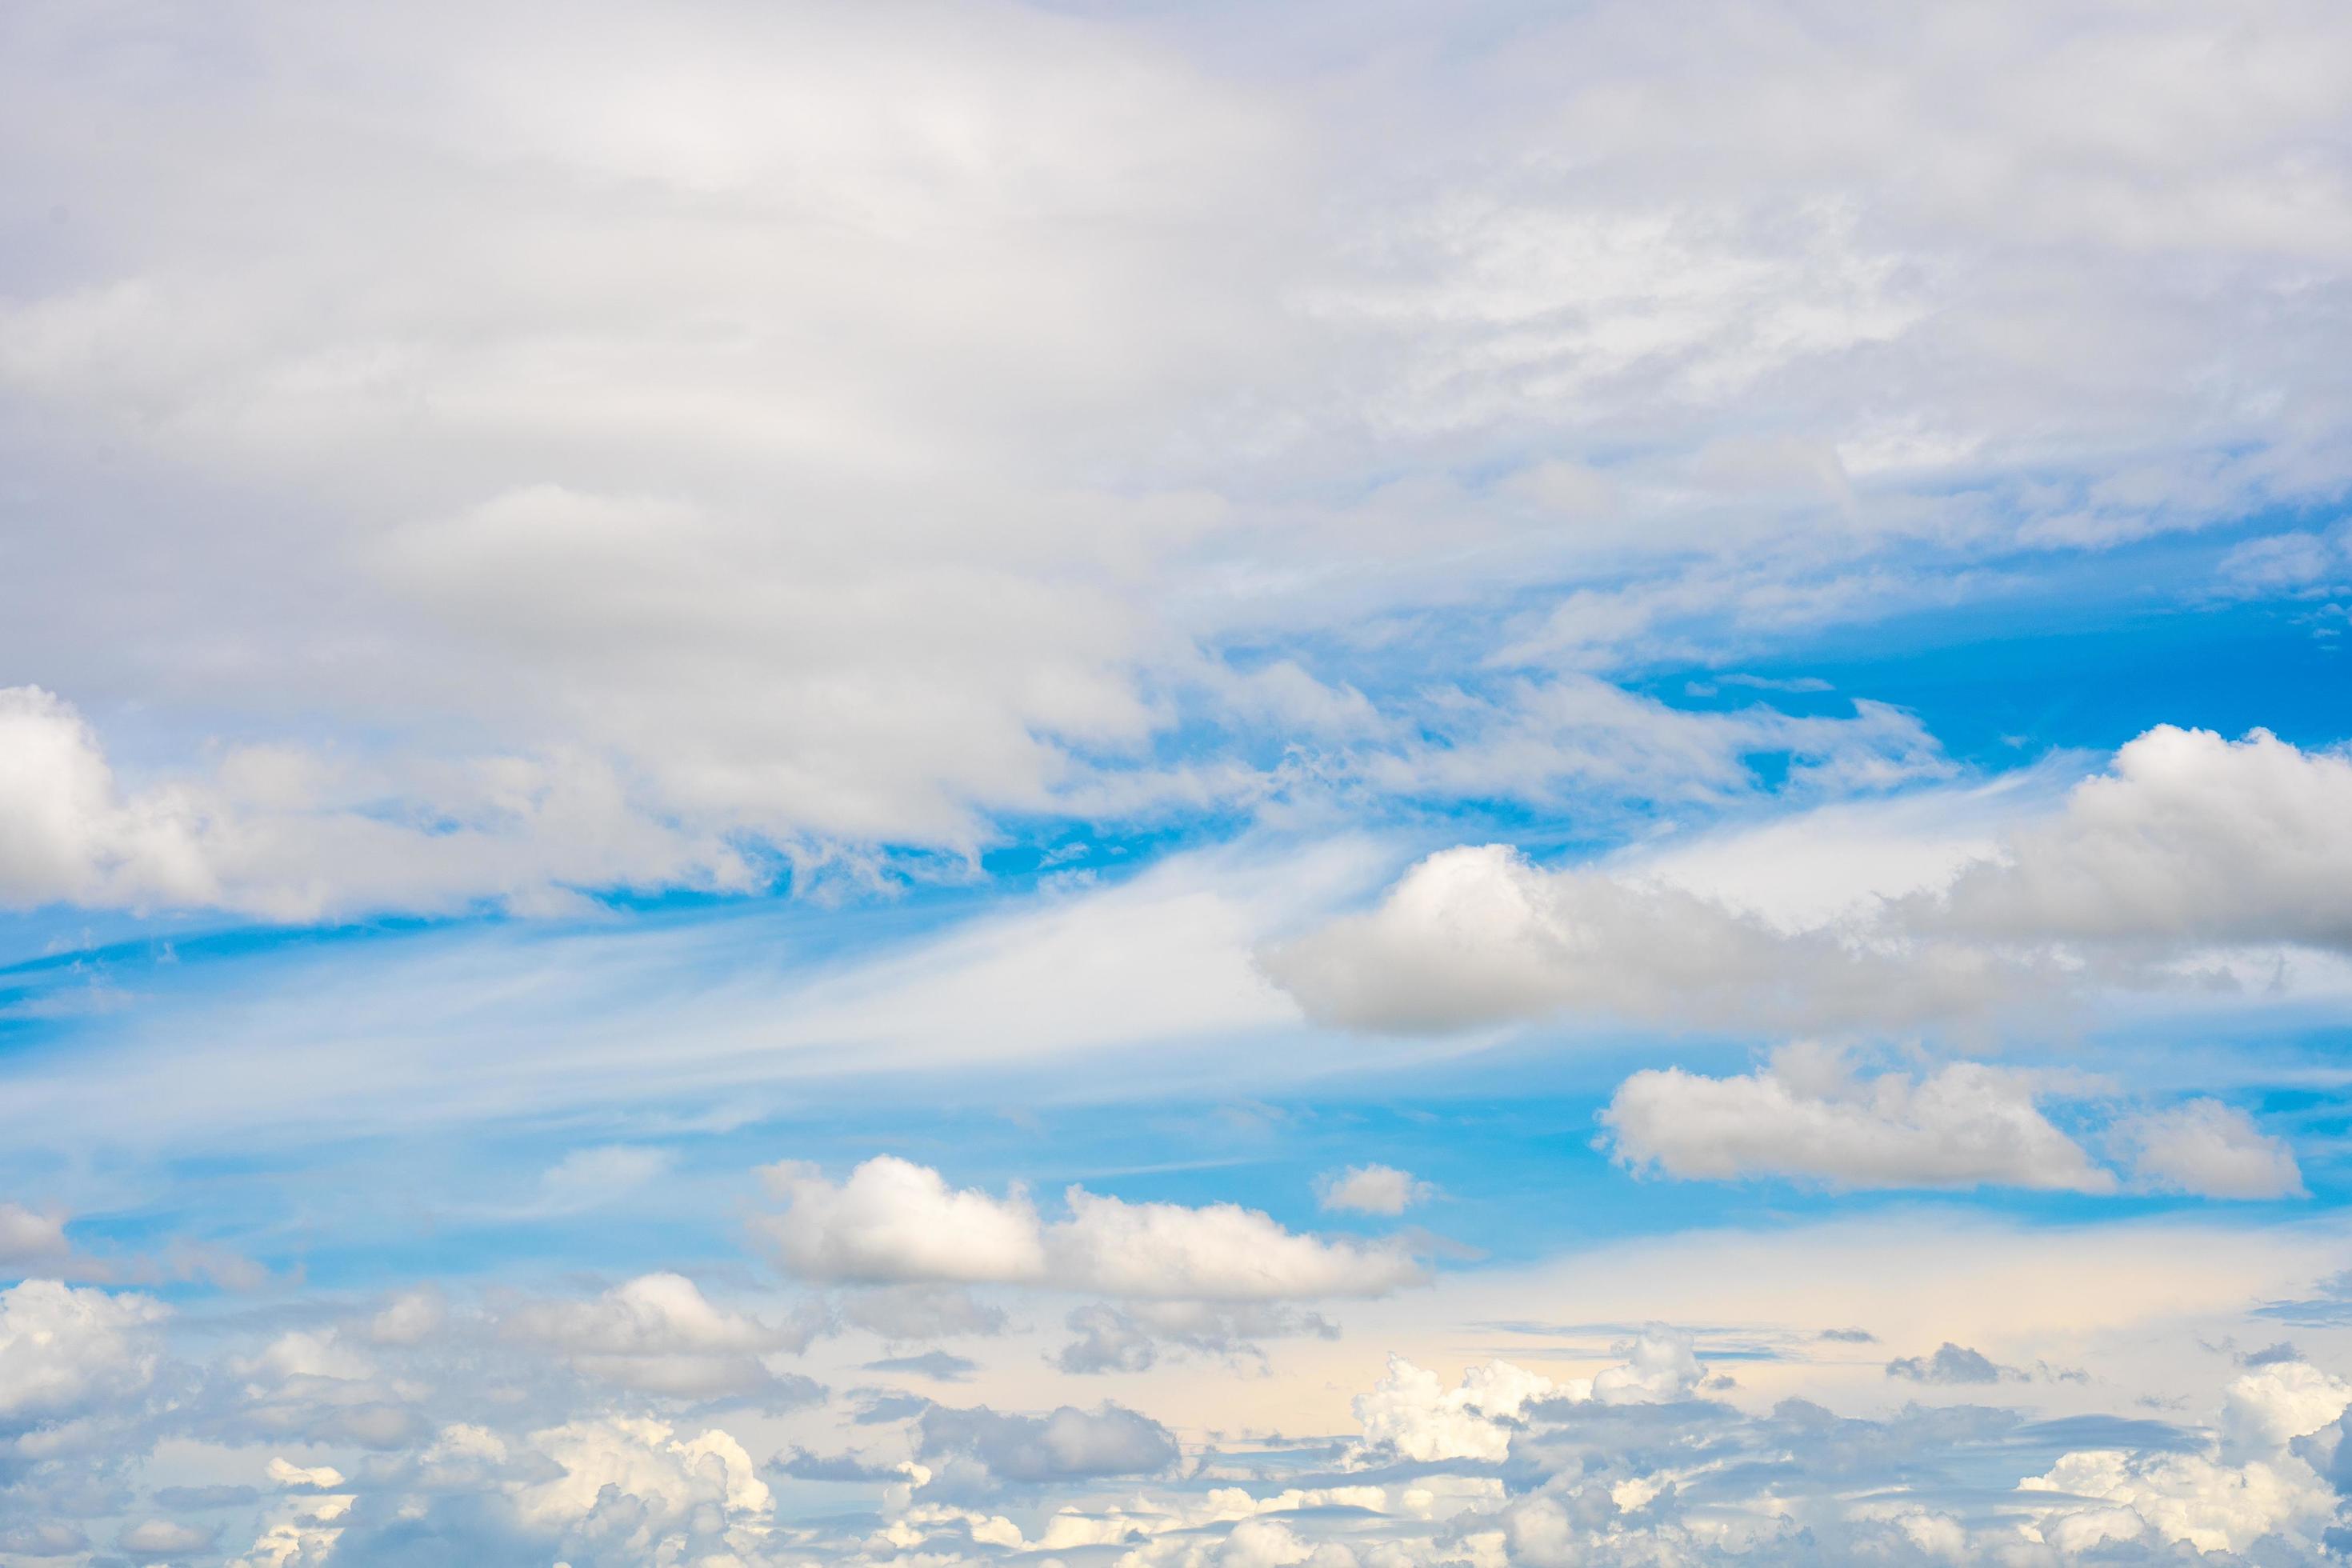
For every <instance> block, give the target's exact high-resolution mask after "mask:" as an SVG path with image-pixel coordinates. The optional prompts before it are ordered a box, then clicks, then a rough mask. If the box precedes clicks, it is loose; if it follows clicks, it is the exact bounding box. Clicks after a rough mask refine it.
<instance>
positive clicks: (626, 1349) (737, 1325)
mask: <svg viewBox="0 0 2352 1568" xmlns="http://www.w3.org/2000/svg"><path fill="white" fill-rule="evenodd" d="M507 1328H508V1331H509V1332H510V1333H512V1334H514V1335H516V1336H518V1337H520V1338H523V1339H528V1340H531V1341H535V1342H539V1343H541V1344H545V1345H548V1346H550V1347H551V1348H553V1349H556V1350H559V1351H561V1352H563V1353H564V1355H565V1356H566V1357H567V1358H568V1359H569V1360H570V1362H571V1363H572V1366H574V1367H575V1368H577V1369H578V1370H579V1371H581V1372H583V1373H587V1374H588V1375H590V1376H592V1377H598V1378H602V1379H604V1380H605V1381H607V1382H610V1383H616V1384H621V1385H622V1386H624V1387H626V1388H634V1389H637V1390H640V1391H642V1392H644V1393H648V1394H670V1395H676V1396H679V1397H685V1398H695V1399H708V1398H714V1397H716V1396H718V1395H720V1394H765V1395H767V1396H769V1397H770V1398H772V1399H776V1398H782V1399H784V1400H787V1401H791V1402H794V1403H800V1402H805V1401H807V1400H810V1399H813V1398H814V1397H815V1396H816V1390H815V1388H814V1384H811V1383H810V1382H809V1381H808V1380H807V1379H806V1378H803V1377H798V1376H794V1375H791V1374H779V1373H776V1372H775V1371H773V1370H772V1368H770V1367H769V1366H768V1365H767V1364H766V1363H764V1362H763V1361H762V1360H761V1357H763V1356H765V1355H768V1354H770V1353H772V1352H779V1351H785V1350H799V1349H801V1348H802V1347H803V1346H804V1345H805V1344H806V1343H807V1341H808V1334H807V1331H805V1330H804V1329H800V1328H796V1327H793V1326H781V1327H780V1326H776V1325H772V1324H769V1323H765V1322H762V1321H760V1320H759V1319H757V1318H753V1317H751V1316H749V1315H747V1314H744V1313H740V1312H730V1311H727V1310H724V1309H721V1308H719V1307H717V1306H714V1305H712V1304H711V1302H710V1301H709V1300H707V1299H706V1298H705V1297H704V1296H703V1294H702V1292H701V1291H700V1290H699V1289H697V1288H696V1286H695V1284H694V1281H692V1280H691V1279H687V1278H685V1277H684V1276H683V1275H678V1274H646V1275H641V1276H639V1277H638V1278H636V1279H631V1280H628V1281H626V1282H625V1283H623V1284H620V1285H616V1286H614V1288H613V1289H609V1290H606V1291H604V1293H603V1294H601V1295H599V1296H596V1297H594V1298H593V1299H591V1300H581V1301H541V1302H533V1303H530V1304H529V1305H526V1306H524V1307H522V1308H520V1309H519V1310H516V1311H515V1312H514V1313H512V1314H511V1315H510V1316H509V1319H508V1321H507Z"/></svg>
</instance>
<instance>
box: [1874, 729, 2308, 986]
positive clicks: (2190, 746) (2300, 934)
mask: <svg viewBox="0 0 2352 1568" xmlns="http://www.w3.org/2000/svg"><path fill="white" fill-rule="evenodd" d="M1916 918H1917V919H1918V920H1920V921H1922V922H1923V923H1932V924H1938V925H1944V926H1948V927H1949V928H1952V929H1957V930H1961V931H1969V932H1972V933H1980V934H1984V935H1988V936H1990V937H1994V938H1997V939H2002V940H2011V941H2026V942H2047V941H2053V940H2068V939H2080V940H2090V941H2107V940H2117V941H2138V942H2168V943H2244V942H2291V943H2304V944H2308V945H2312V946H2318V947H2333V948H2347V947H2352V757H2347V756H2345V755H2344V754H2342V753H2340V752H2320V751H2305V750H2303V749H2301V748H2299V747H2296V746H2294V745H2290V744H2289V743H2287V742H2284V741H2281V740H2279V739H2278V738H2277V737H2275V736H2273V735H2271V734H2270V733H2268V732H2267V731H2261V730H2256V731H2252V733H2251V734H2249V735H2247V736H2246V737H2245V738H2244V739H2243V740H2240V741H2228V740H2224V739H2223V738H2222V737H2221V736H2220V735H2217V734H2215V733H2213V732H2212V731H2210V730H2182V729H2177V728H2175V727H2173V726H2172V725H2169V724H2163V725H2158V727H2157V728H2155V729H2153V730H2150V731H2147V733H2146V734H2144V735H2141V736H2139V737H2138V738H2137V739H2136V740H2134V741H2132V742H2130V743H2128V744H2127V745H2126V746H2124V747H2123V748H2122V749H2121V750H2119V751H2118V752H2116V755H2115V760H2114V763H2112V765H2111V766H2110V767H2109V769H2108V771H2107V772H2106V773H2104V774H2101V775H2099V776H2097V777H2095V778H2090V779H2085V780H2084V781H2083V782H2082V783H2081V784H2078V785H2076V786H2075V788H2074V792H2073V794H2072V795H2069V796H2068V797H2067V799H2066V802H2065V804H2064V805H2063V808H2062V809H2061V810H2060V811H2059V812H2058V813H2057V814H2056V815H2055V816H2052V817H2050V818H2048V819H2046V820H2042V821H2036V822H2028V823H2024V824H2021V825H2019V826H2016V827H2015V828H2013V829H2012V830H2011V833H2010V834H2009V836H2008V842H2007V843H2006V845H2005V846H2004V853H2003V855H2002V856H2001V858H2000V859H1999V860H1997V861H1992V862H1989V863H1986V864H1982V865H1979V866H1974V867H1971V868H1969V869H1967V870H1965V871H1963V872H1962V873H1961V874H1960V876H1959V877H1958V879H1956V880H1955V881H1954V882H1953V883H1952V885H1951V887H1950V888H1949V889H1948V890H1946V891H1945V893H1944V894H1943V895H1942V896H1941V897H1940V898H1939V899H1938V900H1937V903H1936V907H1934V908H1933V909H1929V910H1920V911H1919V912H1918V913H1917V915H1916Z"/></svg>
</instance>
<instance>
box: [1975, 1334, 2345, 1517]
mask: <svg viewBox="0 0 2352 1568" xmlns="http://www.w3.org/2000/svg"><path fill="white" fill-rule="evenodd" d="M2347 1403H2352V1386H2347V1384H2344V1383H2342V1382H2340V1381H2338V1380H2337V1379H2336V1378H2333V1377H2330V1376H2328V1375H2327V1374H2326V1373H2321V1372H2319V1371H2318V1370H2317V1369H2316V1368H2314V1367H2311V1366H2309V1365H2306V1364H2305V1363H2299V1362H2287V1363H2277V1364H2275V1365H2272V1366H2266V1367H2263V1368H2261V1369H2259V1370H2258V1371H2255V1372H2252V1373H2247V1374H2246V1375H2245V1376H2243V1377H2241V1378H2239V1379H2237V1380H2236V1381H2235V1382H2233V1383H2232V1384H2231V1385H2230V1386H2229V1388H2228V1389H2227V1390H2226V1391H2225V1393H2224V1395H2223V1430H2224V1435H2225V1441H2224V1443H2223V1444H2222V1445H2221V1446H2219V1447H2215V1448H2214V1449H2212V1450H2210V1451H2209V1452H2204V1453H2198V1452H2190V1453H2162V1452H2158V1453H2134V1452H2129V1451H2124V1450H2116V1449H2096V1450H2086V1451H2083V1452H2077V1453H2070V1454H2067V1455H2065V1456H2064V1457H2063V1458H2061V1459H2060V1460H2059V1461H2058V1462H2057V1463H2056V1464H2055V1465H2053V1466H2052V1467H2051V1468H2050V1469H2049V1470H2048V1471H2046V1472H2044V1473H2043V1474H2042V1475H2038V1476H2029V1477H2027V1478H2025V1479H2023V1480H2021V1481H2020V1482H2019V1483H2018V1486H2019V1489H2020V1491H2021V1493H2022V1494H2024V1495H2027V1496H2031V1495H2032V1494H2033V1493H2036V1492H2057V1493H2062V1494H2070V1495H2071V1497H2072V1498H2074V1499H2075V1500H2076V1501H2073V1502H2071V1503H2067V1504H2061V1505H2059V1506H2057V1507H2054V1508H2053V1509H2051V1510H2048V1511H2047V1512H2044V1513H2042V1515H2041V1517H2039V1518H2038V1519H2037V1520H2036V1521H2035V1522H2034V1524H2033V1525H2032V1527H2031V1533H2032V1536H2033V1537H2034V1538H2036V1539H2039V1540H2042V1541H2046V1542H2049V1543H2050V1544H2052V1545H2053V1546H2055V1547H2057V1548H2058V1549H2059V1550H2060V1551H2061V1552H2065V1553H2067V1554H2068V1555H2073V1554H2074V1553H2076V1552H2084V1551H2087V1550H2089V1549H2091V1548H2093V1547H2095V1546H2099V1545H2101V1544H2103V1543H2106V1542H2134V1541H2138V1540H2140V1539H2142V1538H2143V1537H2147V1538H2149V1539H2152V1540H2156V1541H2164V1542H2181V1543H2183V1544H2186V1545H2188V1546H2190V1547H2193V1548H2195V1549H2196V1550H2197V1551H2199V1552H2245V1551H2247V1550H2249V1549H2250V1548H2252V1546H2253V1545H2254V1543H2255V1542H2258V1541H2260V1540H2262V1539H2263V1537H2265V1536H2268V1535H2272V1534H2274V1533H2278V1532H2282V1531H2289V1530H2295V1529H2303V1528H2310V1529H2315V1528H2316V1527H2317V1526H2318V1525H2320V1524H2322V1523H2324V1522H2325V1521H2327V1520H2328V1519H2329V1518H2331V1517H2332V1516H2333V1515H2334V1513H2335V1511H2336V1489H2335V1488H2334V1486H2333V1485H2331V1484H2330V1483H2329V1482H2328V1481H2327V1480H2326V1479H2325V1478H2324V1477H2323V1476H2321V1475H2320V1474H2319V1473H2318V1472H2317V1471H2315V1469H2314V1468H2313V1467H2312V1465H2311V1462H2310V1460H2309V1459H2308V1458H2305V1456H2304V1455H2302V1454H2300V1453H2297V1452H2295V1451H2294V1450H2293V1449H2292V1448H2290V1447H2289V1445H2290V1444H2292V1443H2294V1440H2295V1439H2297V1438H2300V1437H2304V1436H2308V1435H2310V1434H2313V1433H2316V1432H2319V1431H2320V1430H2322V1429H2323V1428H2325V1427H2326V1426H2329V1425H2331V1424H2333V1423H2334V1422H2335V1421H2336V1419H2337V1418H2338V1417H2339V1416H2341V1415H2343V1414H2344V1411H2345V1408H2346V1405H2347ZM2083 1499H2095V1500H2098V1501H2097V1502H2095V1503H2093V1504H2090V1505H2088V1506H2086V1505H2085V1504H2084V1503H2083V1502H2082V1501H2080V1500H2083Z"/></svg>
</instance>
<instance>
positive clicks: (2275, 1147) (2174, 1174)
mask: <svg viewBox="0 0 2352 1568" xmlns="http://www.w3.org/2000/svg"><path fill="white" fill-rule="evenodd" d="M2116 1136H2117V1139H2118V1141H2119V1142H2121V1144H2122V1145H2123V1147H2124V1149H2125V1151H2126V1156H2127V1158H2128V1159H2129V1161H2130V1163H2131V1171H2132V1177H2133V1180H2134V1182H2135V1183H2136V1184H2138V1185H2140V1186H2144V1187H2150V1188H2153V1189H2155V1190H2157V1191H2158V1192H2175V1193H2194V1194H2199V1195H2200V1196H2203V1197H2209V1198H2285V1197H2302V1196H2305V1191H2304V1185H2303V1172H2302V1169H2301V1168H2300V1167H2299V1166H2298V1165H2297V1164H2296V1163H2295V1159H2294V1149H2293V1148H2291V1147H2290V1146H2289V1145H2288V1143H2287V1142H2286V1140H2284V1138H2274V1137H2272V1136H2271V1135H2270V1134H2268V1133H2265V1132H2264V1131H2262V1129H2261V1128H2259V1127H2257V1126H2256V1125H2255V1124H2254V1119H2253V1118H2252V1116H2249V1115H2248V1114H2247V1113H2246V1112H2245V1111H2243V1110H2240V1109H2238V1108H2237V1107H2236V1106H2233V1105H2224V1104H2222V1103H2221V1101H2220V1100H2189V1101H2188V1102H2186V1103H2185V1104H2181V1105H2176V1106H2170V1107H2168V1108H2166V1109H2165V1110H2153V1111H2147V1112H2144V1113H2142V1114H2140V1115H2137V1116H2134V1117H2131V1118H2128V1119H2126V1121H2124V1122H2123V1123H2122V1124H2121V1125H2120V1126H2119V1127H2118V1128H2117V1130H2116Z"/></svg>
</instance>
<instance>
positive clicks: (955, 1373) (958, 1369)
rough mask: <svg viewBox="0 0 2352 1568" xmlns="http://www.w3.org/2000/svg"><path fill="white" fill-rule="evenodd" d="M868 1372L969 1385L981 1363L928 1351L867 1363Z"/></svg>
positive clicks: (888, 1357) (946, 1353)
mask: <svg viewBox="0 0 2352 1568" xmlns="http://www.w3.org/2000/svg"><path fill="white" fill-rule="evenodd" d="M979 1370H980V1363H978V1362H974V1361H967V1360H965V1359H964V1358H963V1357H962V1356H960V1355H950V1354H949V1353H948V1352H945V1351H926V1352H923V1353H922V1354H920V1355H901V1356H886V1357H884V1358H883V1359H882V1360H880V1361H869V1362H867V1363H866V1371H868V1372H912V1373H921V1374H922V1375H923V1376H925V1377H929V1378H933V1379H936V1380H937V1381H939V1382H941V1383H969V1382H971V1374H972V1373H975V1372H977V1371H979Z"/></svg>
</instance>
